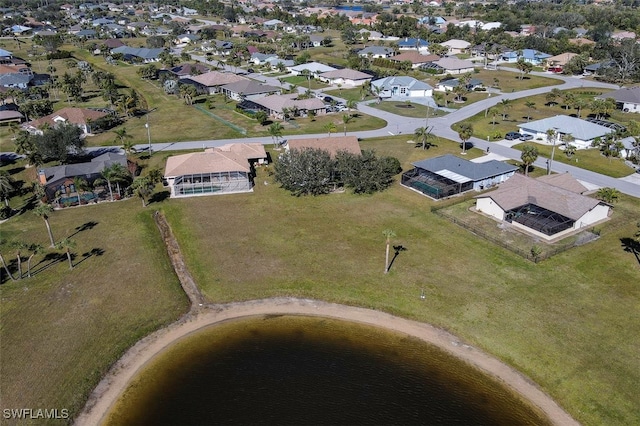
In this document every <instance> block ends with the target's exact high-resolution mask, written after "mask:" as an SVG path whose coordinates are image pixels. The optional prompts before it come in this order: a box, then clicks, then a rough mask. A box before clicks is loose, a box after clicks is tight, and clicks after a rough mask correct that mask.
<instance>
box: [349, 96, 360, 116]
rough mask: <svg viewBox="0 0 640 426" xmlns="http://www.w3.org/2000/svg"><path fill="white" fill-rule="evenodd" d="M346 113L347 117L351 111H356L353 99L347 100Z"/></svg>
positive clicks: (355, 103)
mask: <svg viewBox="0 0 640 426" xmlns="http://www.w3.org/2000/svg"><path fill="white" fill-rule="evenodd" d="M346 106H347V112H348V113H349V115H351V110H352V109H353V110H356V109H358V103H357V102H356V101H354V100H353V99H348V100H347V103H346Z"/></svg>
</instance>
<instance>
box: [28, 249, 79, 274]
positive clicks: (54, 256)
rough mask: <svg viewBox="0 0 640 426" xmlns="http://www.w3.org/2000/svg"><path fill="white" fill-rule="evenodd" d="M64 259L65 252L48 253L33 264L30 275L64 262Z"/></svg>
mask: <svg viewBox="0 0 640 426" xmlns="http://www.w3.org/2000/svg"><path fill="white" fill-rule="evenodd" d="M72 258H73V257H72ZM65 260H67V254H66V253H48V254H47V255H46V256H45V257H44V258H43V259H42V260H41V261H40V262H38V263H37V264H36V265H34V267H33V268H31V276H34V275H36V274H39V273H40V272H42V271H44V270H46V269H49V268H50V267H52V266H53V265H56V264H58V263H60V262H64V261H65ZM40 265H42V266H40ZM38 266H40V267H39V268H38Z"/></svg>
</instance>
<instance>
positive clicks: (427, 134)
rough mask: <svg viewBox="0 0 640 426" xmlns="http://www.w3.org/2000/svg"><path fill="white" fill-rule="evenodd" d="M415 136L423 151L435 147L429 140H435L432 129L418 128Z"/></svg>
mask: <svg viewBox="0 0 640 426" xmlns="http://www.w3.org/2000/svg"><path fill="white" fill-rule="evenodd" d="M413 134H414V136H415V137H416V139H418V140H419V141H421V145H422V149H429V148H431V146H432V145H433V144H432V143H431V142H429V139H431V138H433V135H432V134H431V129H429V128H427V127H418V128H417V129H416V130H415V131H414V133H413Z"/></svg>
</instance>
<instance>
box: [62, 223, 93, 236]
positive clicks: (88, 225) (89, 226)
mask: <svg viewBox="0 0 640 426" xmlns="http://www.w3.org/2000/svg"><path fill="white" fill-rule="evenodd" d="M98 223H99V222H94V221H93V220H91V221H89V222H85V223H83V224H82V225H80V226H76V232H74V233H73V234H71V235H69V236H68V237H67V238H71V237H73V236H74V235H76V234H79V233H80V232H83V231H88V230H90V229H93V228H94V227H95V226H96V225H97V224H98Z"/></svg>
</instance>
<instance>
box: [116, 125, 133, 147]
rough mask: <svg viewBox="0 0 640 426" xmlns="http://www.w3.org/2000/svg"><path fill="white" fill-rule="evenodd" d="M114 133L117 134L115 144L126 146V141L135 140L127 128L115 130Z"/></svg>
mask: <svg viewBox="0 0 640 426" xmlns="http://www.w3.org/2000/svg"><path fill="white" fill-rule="evenodd" d="M113 133H115V134H116V138H115V139H114V140H113V142H114V143H115V144H117V145H124V143H125V140H126V139H133V136H131V135H130V134H129V133H127V129H126V128H125V127H122V128H120V129H116V130H113Z"/></svg>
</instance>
